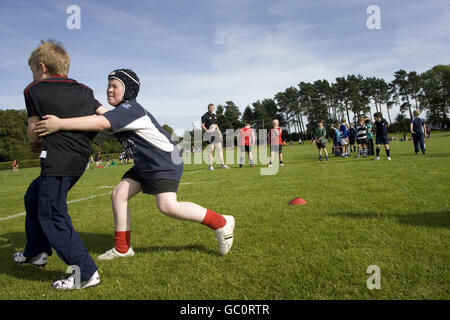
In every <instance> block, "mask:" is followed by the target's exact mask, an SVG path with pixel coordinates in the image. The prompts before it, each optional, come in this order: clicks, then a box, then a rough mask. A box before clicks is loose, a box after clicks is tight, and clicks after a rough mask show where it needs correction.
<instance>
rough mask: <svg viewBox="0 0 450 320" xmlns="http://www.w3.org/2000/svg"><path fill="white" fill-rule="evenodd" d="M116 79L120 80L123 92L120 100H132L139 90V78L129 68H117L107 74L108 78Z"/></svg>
mask: <svg viewBox="0 0 450 320" xmlns="http://www.w3.org/2000/svg"><path fill="white" fill-rule="evenodd" d="M110 79H117V80H119V81H120V82H122V84H123V87H124V88H125V92H124V94H123V99H122V101H128V100H133V99H135V98H136V97H137V95H138V92H139V86H140V83H139V78H138V76H137V75H136V73H134V72H133V71H132V70H130V69H117V70H114V71H112V72H110V74H109V75H108V80H110Z"/></svg>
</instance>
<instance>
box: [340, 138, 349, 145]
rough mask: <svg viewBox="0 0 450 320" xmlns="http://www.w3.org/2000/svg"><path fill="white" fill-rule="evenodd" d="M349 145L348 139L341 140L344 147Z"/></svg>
mask: <svg viewBox="0 0 450 320" xmlns="http://www.w3.org/2000/svg"><path fill="white" fill-rule="evenodd" d="M347 144H348V142H347V139H346V138H341V145H342V146H346V145H347Z"/></svg>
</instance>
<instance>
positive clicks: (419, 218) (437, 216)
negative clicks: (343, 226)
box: [331, 211, 450, 229]
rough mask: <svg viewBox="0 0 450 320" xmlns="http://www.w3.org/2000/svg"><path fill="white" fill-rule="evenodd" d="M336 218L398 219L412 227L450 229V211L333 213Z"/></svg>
mask: <svg viewBox="0 0 450 320" xmlns="http://www.w3.org/2000/svg"><path fill="white" fill-rule="evenodd" d="M331 216H334V217H346V218H354V219H391V218H394V219H397V221H398V222H399V223H403V224H408V225H412V226H425V227H432V228H446V229H450V211H440V212H422V213H405V214H389V213H388V214H377V213H349V212H346V213H333V214H331Z"/></svg>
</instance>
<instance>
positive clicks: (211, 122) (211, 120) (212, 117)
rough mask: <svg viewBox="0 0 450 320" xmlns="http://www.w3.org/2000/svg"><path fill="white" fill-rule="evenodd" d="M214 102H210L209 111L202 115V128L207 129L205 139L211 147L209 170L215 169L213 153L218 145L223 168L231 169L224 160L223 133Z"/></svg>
mask: <svg viewBox="0 0 450 320" xmlns="http://www.w3.org/2000/svg"><path fill="white" fill-rule="evenodd" d="M214 109H215V107H214V104H212V103H210V104H209V105H208V112H206V113H205V114H204V115H203V116H202V129H203V130H204V131H205V139H206V141H208V142H209V143H210V144H209V145H208V146H207V148H209V170H214V167H213V153H214V149H215V148H216V147H217V152H218V153H219V159H220V163H221V165H222V169H230V167H228V166H227V165H226V164H225V162H224V161H223V152H222V133H220V130H219V124H218V121H217V116H216V114H215V113H214Z"/></svg>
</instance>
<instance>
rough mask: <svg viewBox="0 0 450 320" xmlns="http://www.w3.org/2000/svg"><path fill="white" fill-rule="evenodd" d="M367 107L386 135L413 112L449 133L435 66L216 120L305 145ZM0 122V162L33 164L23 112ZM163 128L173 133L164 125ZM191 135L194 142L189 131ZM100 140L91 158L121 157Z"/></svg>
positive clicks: (220, 111) (222, 109) (343, 84)
mask: <svg viewBox="0 0 450 320" xmlns="http://www.w3.org/2000/svg"><path fill="white" fill-rule="evenodd" d="M370 105H373V106H374V107H375V110H376V111H377V112H381V113H382V114H383V116H384V117H385V118H386V119H387V120H388V121H389V122H390V123H391V127H390V129H391V130H393V131H396V132H399V131H407V130H408V126H409V119H411V118H412V117H413V115H412V111H413V110H414V109H419V110H421V111H426V115H427V116H426V118H427V119H426V120H427V122H428V123H433V124H435V125H438V126H441V127H443V126H446V127H450V119H449V118H450V117H449V112H450V65H436V66H434V67H432V68H431V69H429V70H427V71H425V72H423V73H420V74H419V73H417V72H416V71H409V72H407V71H405V70H402V69H400V70H398V71H396V72H394V79H393V80H392V81H391V82H386V81H385V80H384V79H381V78H377V77H365V78H364V77H362V76H361V75H354V74H349V75H347V76H346V77H337V78H336V79H335V81H334V82H331V83H330V82H328V81H327V80H316V81H314V82H313V83H310V82H303V81H301V82H300V83H298V85H297V86H291V87H289V88H286V89H285V90H284V91H282V92H278V93H276V94H275V96H274V97H273V98H266V99H263V100H257V101H256V102H253V103H252V104H251V105H247V106H246V108H245V109H244V112H243V113H241V112H240V109H239V107H238V106H236V105H235V103H234V102H233V101H231V100H230V101H226V102H225V104H223V105H222V104H218V105H217V108H216V115H217V119H218V122H219V126H220V128H221V129H222V130H223V131H225V130H226V129H233V130H237V129H239V128H241V127H243V126H244V124H245V123H250V124H251V125H252V127H253V128H255V129H268V128H270V127H271V124H272V120H273V119H278V120H279V121H280V125H281V126H282V127H284V128H286V129H287V135H288V136H286V137H285V138H286V139H293V140H296V139H298V138H299V137H302V138H303V139H309V138H310V137H311V134H312V133H313V131H314V129H315V128H316V125H317V122H318V121H319V120H323V121H324V125H325V126H327V127H329V125H331V124H332V123H336V122H337V121H340V120H341V119H342V118H346V120H347V122H349V123H350V122H355V121H356V119H357V117H359V116H362V115H364V116H368V117H372V112H371V111H372V110H371V107H370ZM394 107H398V108H399V110H400V113H399V115H398V116H397V117H396V118H395V119H392V115H391V112H392V109H393V108H394ZM0 118H1V119H2V121H1V122H0V161H12V160H14V159H33V158H37V155H35V154H33V153H31V152H30V151H29V149H28V143H27V134H26V133H27V113H26V110H0ZM393 120H394V121H393ZM163 127H164V128H165V129H166V130H167V131H168V132H169V133H170V134H171V133H172V131H173V130H172V128H171V127H170V126H169V125H166V124H165V125H164V126H163ZM285 131H286V130H285ZM190 133H191V136H192V137H193V136H194V131H191V132H190ZM224 133H225V132H224ZM101 140H103V141H102V142H101V143H93V144H92V148H93V150H94V152H101V153H117V152H121V151H122V147H121V145H120V144H119V142H118V141H117V140H116V139H115V138H114V137H112V136H110V137H104V138H103V139H101Z"/></svg>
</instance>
